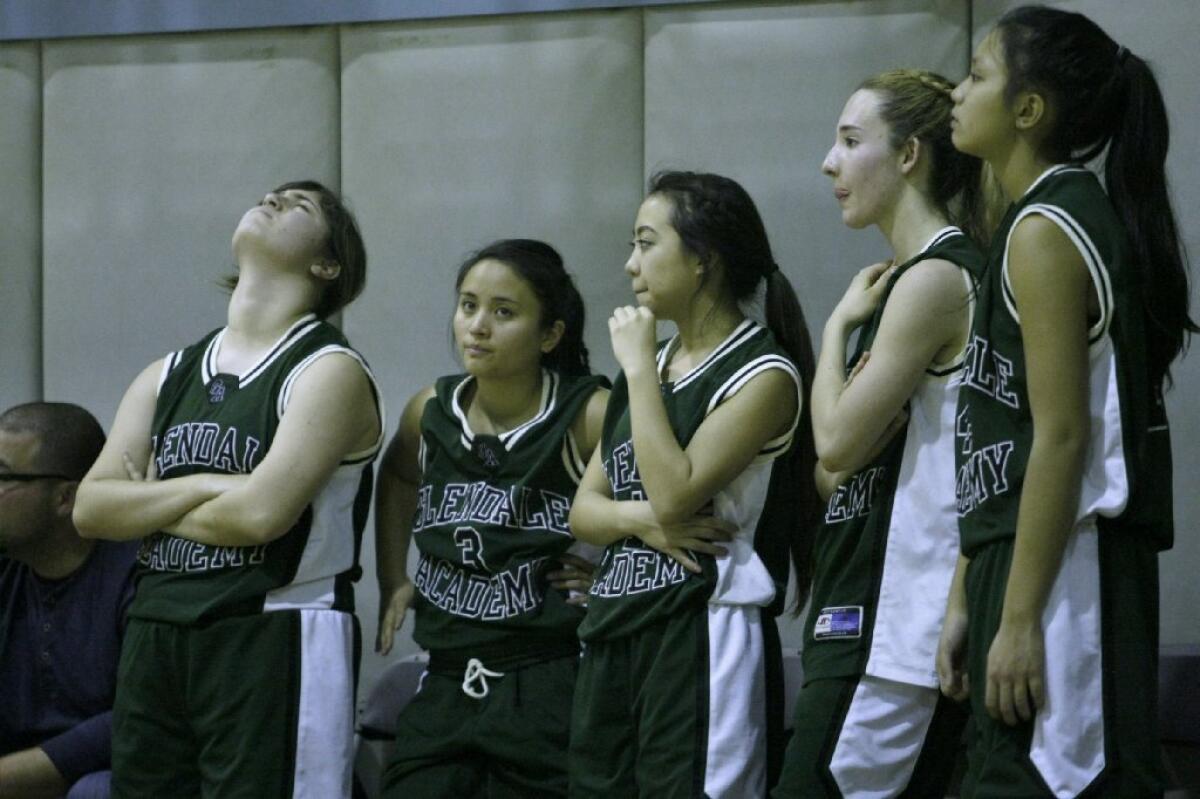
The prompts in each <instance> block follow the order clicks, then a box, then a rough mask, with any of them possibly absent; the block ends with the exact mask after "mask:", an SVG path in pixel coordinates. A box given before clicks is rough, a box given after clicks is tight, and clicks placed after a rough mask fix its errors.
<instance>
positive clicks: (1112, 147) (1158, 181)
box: [1104, 47, 1200, 385]
mask: <svg viewBox="0 0 1200 799" xmlns="http://www.w3.org/2000/svg"><path fill="white" fill-rule="evenodd" d="M1118 62H1119V63H1118V66H1117V68H1118V69H1119V70H1120V71H1121V74H1122V76H1123V78H1124V84H1125V91H1124V94H1125V113H1124V114H1122V115H1121V117H1120V119H1119V122H1118V124H1117V126H1116V128H1115V129H1114V131H1113V134H1112V139H1111V141H1110V142H1109V145H1108V156H1107V157H1106V158H1105V161H1104V180H1105V183H1106V184H1107V187H1108V194H1109V198H1110V199H1111V200H1112V204H1113V207H1114V208H1115V209H1116V211H1117V215H1118V216H1120V218H1121V221H1122V222H1123V223H1124V224H1125V229H1126V230H1127V231H1128V232H1129V241H1130V245H1131V249H1132V251H1133V257H1134V261H1135V263H1137V264H1138V266H1139V268H1140V270H1141V274H1142V281H1141V282H1142V287H1143V302H1144V303H1145V314H1146V346H1147V359H1148V365H1149V369H1150V377H1151V380H1152V381H1153V382H1154V384H1156V385H1161V384H1162V383H1164V382H1165V383H1166V384H1167V385H1170V384H1171V371H1170V366H1171V362H1172V361H1173V360H1175V358H1176V357H1177V356H1178V355H1179V354H1180V353H1182V352H1184V351H1186V349H1187V343H1188V335H1190V334H1191V333H1196V332H1200V329H1198V328H1197V327H1196V323H1195V322H1194V321H1192V319H1191V318H1190V317H1189V315H1188V296H1189V294H1188V268H1187V253H1186V251H1185V250H1184V248H1183V246H1182V242H1181V241H1180V238H1179V231H1178V228H1177V226H1176V223H1175V214H1174V212H1173V210H1172V209H1171V200H1170V196H1169V194H1168V190H1167V174H1166V161H1167V147H1168V144H1169V141H1170V131H1169V128H1168V123H1167V111H1166V107H1165V105H1164V104H1163V98H1162V93H1161V92H1160V91H1159V88H1158V81H1156V80H1155V78H1154V73H1153V72H1151V71H1150V67H1149V66H1148V65H1147V64H1146V62H1145V61H1143V60H1142V59H1140V58H1138V57H1137V56H1136V55H1133V54H1132V53H1130V52H1129V51H1128V50H1125V48H1123V47H1122V48H1120V55H1119V57H1118Z"/></svg>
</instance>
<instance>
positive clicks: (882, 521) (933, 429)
mask: <svg viewBox="0 0 1200 799" xmlns="http://www.w3.org/2000/svg"><path fill="white" fill-rule="evenodd" d="M930 259H941V260H945V261H949V262H951V263H953V264H957V265H958V266H959V267H960V268H961V270H962V274H963V278H964V282H965V283H966V287H967V289H968V290H969V291H970V293H971V296H972V297H973V296H974V293H975V287H976V284H977V281H978V280H979V278H980V276H981V275H982V273H983V254H982V253H981V252H980V251H979V248H978V247H977V246H975V244H974V243H973V242H972V241H971V240H970V239H969V238H967V236H966V235H964V234H963V232H962V231H961V230H959V229H958V228H956V227H946V228H943V229H942V230H939V231H938V232H937V234H935V235H934V236H933V238H932V239H930V241H929V242H928V243H927V244H926V245H925V246H924V247H923V248H922V249H921V251H920V252H919V253H917V254H916V255H914V256H913V257H912V258H910V259H909V260H908V261H906V262H904V263H903V264H901V265H900V266H899V267H898V268H897V269H896V271H895V272H893V273H892V276H891V278H890V279H889V282H888V284H887V285H886V286H885V287H884V295H883V298H882V300H881V301H880V303H879V307H878V308H877V309H876V310H875V314H874V315H873V317H872V318H871V319H870V320H868V321H867V322H866V323H864V325H863V326H862V327H861V328H859V332H858V342H857V345H856V347H855V352H854V355H853V357H851V358H850V360H849V362H848V363H847V364H846V370H847V372H849V370H850V369H851V368H853V366H854V364H855V363H857V362H858V359H859V358H860V357H861V356H862V353H863V352H865V351H867V350H870V349H871V347H872V345H873V344H874V342H875V337H876V335H877V334H878V332H879V324H880V321H881V320H882V318H883V311H884V308H885V306H886V304H887V301H888V297H890V296H891V293H892V290H893V289H894V288H895V286H896V281H897V280H899V279H900V276H901V275H903V274H904V273H905V272H907V271H908V270H909V269H910V268H912V267H913V266H914V265H915V264H917V263H920V262H921V261H926V260H930ZM962 359H963V353H961V352H960V353H958V354H957V356H956V357H955V358H953V359H951V360H950V361H948V362H947V363H944V364H937V365H931V366H930V367H928V368H927V369H926V370H925V374H924V375H923V376H922V377H921V379H920V380H919V381H918V382H917V385H916V386H915V388H914V390H913V394H912V396H911V397H910V398H909V399H908V401H907V403H906V405H907V408H908V412H909V420H908V423H907V424H906V425H905V428H904V429H903V430H901V431H899V432H898V433H897V434H896V436H895V437H894V438H893V439H892V441H891V442H890V443H889V444H888V446H887V447H886V448H885V449H884V451H883V452H881V453H879V455H877V456H876V457H875V459H874V460H872V461H871V462H870V463H868V464H866V465H865V466H863V467H862V468H861V469H859V470H858V472H857V473H855V474H854V475H853V476H852V477H850V478H849V479H848V480H847V481H846V482H844V483H843V484H842V485H840V486H839V487H838V488H837V490H835V491H834V492H833V494H832V495H831V496H830V498H829V502H828V503H827V506H826V509H825V517H824V521H823V522H822V524H821V526H820V528H819V529H818V532H817V536H816V541H815V543H814V549H813V561H814V568H813V588H812V601H811V603H810V607H809V613H808V617H807V619H806V621H805V625H804V630H805V636H804V641H805V644H804V651H803V658H804V674H805V678H806V679H818V678H825V677H848V676H854V675H858V674H862V673H864V672H866V673H868V674H871V675H872V676H877V677H882V678H885V679H890V680H895V681H900V682H906V683H910V684H917V685H930V686H936V684H937V678H936V675H935V673H934V670H933V665H934V664H933V656H934V652H935V650H936V647H937V638H938V634H939V632H940V629H941V620H942V617H943V616H944V614H945V606H946V594H947V592H948V590H949V583H950V578H951V577H952V575H953V573H954V567H955V564H956V562H957V560H958V526H957V518H956V516H955V505H954V413H955V408H956V404H957V396H958V373H959V372H960V371H961V368H962V364H963V360H962Z"/></svg>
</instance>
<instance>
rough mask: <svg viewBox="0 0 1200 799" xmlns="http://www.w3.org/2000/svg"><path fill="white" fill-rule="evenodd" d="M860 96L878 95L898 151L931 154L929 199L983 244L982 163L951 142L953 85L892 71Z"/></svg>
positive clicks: (933, 76)
mask: <svg viewBox="0 0 1200 799" xmlns="http://www.w3.org/2000/svg"><path fill="white" fill-rule="evenodd" d="M858 88H859V89H860V90H867V91H872V92H875V93H876V94H878V95H879V116H880V118H881V119H883V121H884V124H886V125H887V126H888V129H889V130H890V136H889V141H890V143H891V145H892V147H894V148H895V149H897V150H898V149H900V148H901V147H903V146H904V143H905V142H907V141H908V140H909V139H912V138H915V139H917V140H919V141H920V142H921V143H922V144H923V145H924V150H925V152H927V153H929V159H930V169H929V187H928V191H929V196H930V199H932V200H933V201H934V203H936V204H937V206H938V207H939V208H940V209H941V210H942V212H943V213H945V214H946V216H947V218H948V219H950V220H951V221H952V222H953V223H954V224H956V225H958V226H959V227H961V228H962V229H963V230H964V231H966V233H967V234H968V235H969V236H971V237H972V238H974V239H975V240H976V241H980V242H982V241H984V240H985V237H984V234H985V224H984V214H985V210H984V208H983V203H982V202H981V188H980V175H981V169H982V164H981V162H980V161H979V159H978V158H975V157H973V156H970V155H967V154H965V153H961V152H959V151H958V150H956V149H955V148H954V143H953V142H952V141H951V140H950V112H951V111H952V110H954V101H953V100H951V99H950V93H951V92H952V91H954V84H953V83H951V82H950V81H949V80H947V79H946V78H945V77H943V76H941V75H939V74H937V73H936V72H929V71H928V70H922V69H894V70H890V71H888V72H881V73H879V74H878V75H875V76H874V77H870V78H867V79H866V80H865V81H863V82H862V83H861V84H860V85H859V87H858Z"/></svg>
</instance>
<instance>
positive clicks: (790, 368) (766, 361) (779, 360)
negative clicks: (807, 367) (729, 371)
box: [704, 355, 804, 457]
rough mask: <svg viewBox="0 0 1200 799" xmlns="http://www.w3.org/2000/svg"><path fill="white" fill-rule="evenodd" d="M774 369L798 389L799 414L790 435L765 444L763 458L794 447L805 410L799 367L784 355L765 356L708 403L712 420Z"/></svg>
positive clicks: (747, 366) (746, 367) (724, 385)
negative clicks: (727, 403)
mask: <svg viewBox="0 0 1200 799" xmlns="http://www.w3.org/2000/svg"><path fill="white" fill-rule="evenodd" d="M771 369H778V370H780V371H782V372H785V373H787V375H788V376H789V377H790V378H792V382H793V383H794V384H795V385H796V414H795V416H793V417H792V423H791V424H790V425H789V426H788V429H787V432H785V433H783V434H781V435H778V436H776V437H775V438H772V439H770V440H768V441H767V442H766V443H765V444H763V446H762V449H760V450H759V451H758V454H759V456H760V457H761V456H769V457H775V456H777V455H779V454H780V453H782V452H783V451H784V450H786V449H787V448H788V447H790V446H791V444H792V436H794V435H795V433H796V426H797V425H799V424H800V414H801V412H802V411H803V410H804V387H803V386H802V385H801V383H800V373H799V372H797V371H796V366H795V364H793V363H792V362H791V361H789V360H788V359H787V358H784V357H783V356H781V355H762V356H759V357H758V358H755V359H754V360H752V361H750V362H749V363H747V364H745V365H744V366H742V367H741V368H740V369H738V370H737V371H736V372H734V373H733V375H732V376H731V377H730V378H729V379H728V380H726V381H725V382H724V383H722V384H721V386H720V387H719V388H718V389H717V390H716V391H715V392H714V393H713V395H712V398H711V399H710V400H709V401H708V407H707V408H706V409H705V411H704V415H705V416H708V415H709V414H710V413H712V412H713V411H714V410H716V408H717V406H718V405H720V404H721V403H722V402H724V401H725V400H727V399H729V398H730V397H732V396H733V395H734V394H736V393H737V392H738V391H740V390H741V388H742V386H744V385H746V384H747V383H749V382H750V381H751V380H752V379H754V378H755V377H756V376H758V375H759V374H761V373H763V372H766V371H769V370H771Z"/></svg>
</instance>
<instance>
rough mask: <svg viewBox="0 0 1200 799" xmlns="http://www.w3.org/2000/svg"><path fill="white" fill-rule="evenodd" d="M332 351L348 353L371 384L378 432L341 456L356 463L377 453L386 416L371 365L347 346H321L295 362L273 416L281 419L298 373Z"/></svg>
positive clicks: (384, 428) (384, 427) (381, 441)
mask: <svg viewBox="0 0 1200 799" xmlns="http://www.w3.org/2000/svg"><path fill="white" fill-rule="evenodd" d="M333 353H341V354H342V355H348V356H350V357H351V358H353V359H354V360H355V361H357V362H358V365H359V366H360V367H362V370H363V373H364V374H366V376H367V382H368V383H370V385H371V393H372V395H373V398H374V400H375V413H376V415H377V416H378V417H379V434H378V435H377V436H376V437H375V440H374V441H373V442H371V445H370V446H369V447H366V448H365V449H361V450H359V451H357V452H351V453H348V454H347V455H346V456H345V457H343V458H342V463H357V462H359V461H366V460H370V459H372V458H374V457H375V455H376V454H378V452H379V449H380V448H381V447H382V446H383V439H384V433H385V431H386V428H387V418H386V414H385V412H384V407H383V395H382V394H380V392H379V384H378V383H377V382H376V380H375V374H374V373H373V372H372V371H371V367H369V366H367V362H366V361H365V360H363V357H362V356H361V355H359V354H358V353H357V352H355V351H354V350H352V349H350V348H349V347H344V346H342V345H341V344H330V345H328V346H325V347H322V348H321V349H319V350H317V351H316V352H314V353H312V354H310V355H309V356H308V357H307V358H305V359H304V360H303V361H301V362H300V363H298V364H296V365H295V366H294V367H293V368H292V371H290V372H288V374H287V377H285V378H284V379H283V385H282V386H281V387H280V389H279V396H278V397H276V399H275V418H277V419H282V418H283V412H284V411H285V410H287V406H288V403H289V402H291V399H292V389H293V388H294V387H295V385H296V380H297V379H298V378H299V377H300V375H301V374H302V373H303V372H304V370H305V369H307V368H308V367H309V366H311V365H312V364H313V363H314V362H315V361H316V360H317V359H319V358H321V357H324V356H326V355H330V354H333Z"/></svg>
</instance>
